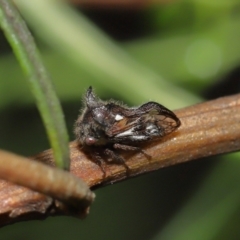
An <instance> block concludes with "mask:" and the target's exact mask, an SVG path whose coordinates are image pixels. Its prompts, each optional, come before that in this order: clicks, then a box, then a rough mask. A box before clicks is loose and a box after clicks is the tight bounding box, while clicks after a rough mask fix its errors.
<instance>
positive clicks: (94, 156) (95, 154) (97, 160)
mask: <svg viewBox="0 0 240 240" xmlns="http://www.w3.org/2000/svg"><path fill="white" fill-rule="evenodd" d="M90 155H91V157H92V160H93V161H94V162H95V163H96V164H97V165H98V166H99V167H100V168H101V170H102V172H103V178H105V177H106V171H105V167H104V165H103V162H104V160H103V158H102V157H101V156H100V154H99V152H98V151H96V150H92V151H91V152H90Z"/></svg>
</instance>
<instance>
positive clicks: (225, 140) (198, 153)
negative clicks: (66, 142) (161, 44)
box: [0, 94, 240, 223]
mask: <svg viewBox="0 0 240 240" xmlns="http://www.w3.org/2000/svg"><path fill="white" fill-rule="evenodd" d="M175 113H176V114H177V116H178V117H179V118H180V120H181V122H182V125H181V127H180V128H179V130H177V131H176V132H174V133H172V134H170V135H168V136H166V137H164V138H163V139H161V140H159V141H156V142H152V143H147V144H144V146H143V148H144V150H145V151H146V152H147V153H148V154H149V155H151V156H152V159H151V160H149V159H147V158H146V157H145V156H144V155H143V154H141V153H136V154H132V153H131V154H129V153H128V154H126V153H123V156H124V157H125V159H126V164H127V165H128V167H129V169H130V176H128V175H126V168H125V167H124V166H122V165H116V164H108V163H106V164H105V166H104V168H105V171H106V175H105V177H104V178H103V176H104V174H103V172H102V170H101V168H100V167H99V166H98V165H96V164H95V163H94V162H92V161H91V159H90V158H89V156H88V155H87V154H86V153H84V152H83V151H82V150H81V149H80V147H79V146H78V145H77V143H76V142H71V143H70V154H71V172H72V173H73V174H74V175H76V176H77V177H79V178H81V179H83V180H84V181H85V182H86V183H87V184H88V186H90V187H92V188H93V187H99V186H101V185H105V184H109V183H113V182H118V181H120V180H123V179H126V178H128V177H131V176H136V175H140V174H142V173H146V172H150V171H153V170H157V169H160V168H162V167H166V166H170V165H174V164H177V163H181V162H186V161H189V160H193V159H197V158H201V157H206V156H211V155H216V154H220V153H227V152H232V151H236V150H239V149H240V120H239V119H240V94H238V95H233V96H230V97H224V98H220V99H216V100H213V101H209V102H205V103H202V104H198V105H195V106H191V107H187V108H184V109H181V110H178V111H176V112H175ZM32 159H35V160H37V161H41V162H44V163H46V164H48V165H54V164H53V155H52V151H51V150H47V151H44V152H42V153H40V154H38V155H37V156H35V157H33V158H32ZM29 174H30V173H29ZM16 197H17V198H16ZM14 199H17V200H15V201H14ZM31 206H34V208H33V207H32V208H31ZM33 209H34V211H35V212H37V213H38V216H36V215H34V211H33ZM9 213H10V216H9ZM26 213H28V216H27V217H28V219H30V218H39V215H41V216H48V215H50V214H52V215H55V214H59V213H61V212H60V211H59V210H58V209H57V208H56V207H55V208H53V207H51V208H50V207H49V200H48V197H45V196H43V195H40V194H38V193H35V192H33V191H31V190H28V189H26V188H23V187H20V186H16V185H13V184H12V183H9V182H6V181H3V180H2V181H0V217H2V216H5V218H4V221H5V222H4V223H6V221H10V220H11V221H19V219H21V217H22V216H24V214H26ZM39 213H41V214H39ZM11 216H12V217H16V218H15V219H13V218H12V219H11ZM0 220H1V219H0Z"/></svg>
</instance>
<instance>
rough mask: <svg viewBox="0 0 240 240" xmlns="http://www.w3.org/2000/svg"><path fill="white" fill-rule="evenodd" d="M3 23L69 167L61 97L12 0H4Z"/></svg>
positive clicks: (61, 163)
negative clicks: (55, 89)
mask: <svg viewBox="0 0 240 240" xmlns="http://www.w3.org/2000/svg"><path fill="white" fill-rule="evenodd" d="M0 26H1V28H2V29H3V31H4V33H5V35H6V37H7V39H8V41H9V43H10V45H11V46H12V48H13V51H14V53H15V55H16V57H17V59H18V61H19V63H20V64H21V66H22V68H23V70H24V72H25V73H26V75H27V79H28V83H29V86H30V88H31V91H32V93H33V95H34V97H35V99H36V104H37V107H38V109H39V111H40V114H41V117H42V119H43V122H44V125H45V128H46V130H47V134H48V138H49V141H50V143H51V147H52V148H53V151H54V157H55V161H56V165H57V166H58V167H61V168H64V169H68V168H69V149H68V134H67V130H66V125H65V121H64V116H63V112H62V109H61V106H60V103H59V100H58V98H57V95H56V93H55V91H54V88H53V85H52V82H51V80H50V77H49V74H48V72H47V71H46V69H45V67H44V65H43V63H42V61H41V58H40V54H39V52H38V50H37V47H36V45H35V43H34V40H33V38H32V36H31V33H30V32H29V30H28V28H27V26H26V24H25V22H24V21H23V19H22V18H21V16H20V14H19V13H18V11H17V9H16V7H15V5H14V4H13V3H12V1H10V0H0Z"/></svg>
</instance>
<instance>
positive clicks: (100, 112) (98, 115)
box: [92, 108, 108, 125]
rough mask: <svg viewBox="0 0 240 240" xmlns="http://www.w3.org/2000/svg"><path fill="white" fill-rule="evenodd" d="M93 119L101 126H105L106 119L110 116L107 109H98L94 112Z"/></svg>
mask: <svg viewBox="0 0 240 240" xmlns="http://www.w3.org/2000/svg"><path fill="white" fill-rule="evenodd" d="M92 112H93V118H94V119H95V120H96V121H97V122H98V123H100V124H102V125H104V124H105V120H106V117H107V115H108V113H107V110H106V109H105V108H96V109H94V110H93V111H92Z"/></svg>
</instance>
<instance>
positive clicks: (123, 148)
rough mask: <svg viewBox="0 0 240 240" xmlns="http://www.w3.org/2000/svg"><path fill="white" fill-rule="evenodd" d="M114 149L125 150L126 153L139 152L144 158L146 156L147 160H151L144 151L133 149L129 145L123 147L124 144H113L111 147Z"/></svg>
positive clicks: (137, 148) (138, 148)
mask: <svg viewBox="0 0 240 240" xmlns="http://www.w3.org/2000/svg"><path fill="white" fill-rule="evenodd" d="M113 147H114V148H115V149H121V150H126V151H138V152H141V153H142V154H143V155H144V156H146V158H147V159H151V156H150V155H148V154H147V153H146V152H145V151H144V150H142V149H141V148H140V147H134V146H129V145H124V144H119V143H115V144H114V145H113Z"/></svg>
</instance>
